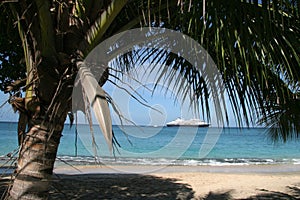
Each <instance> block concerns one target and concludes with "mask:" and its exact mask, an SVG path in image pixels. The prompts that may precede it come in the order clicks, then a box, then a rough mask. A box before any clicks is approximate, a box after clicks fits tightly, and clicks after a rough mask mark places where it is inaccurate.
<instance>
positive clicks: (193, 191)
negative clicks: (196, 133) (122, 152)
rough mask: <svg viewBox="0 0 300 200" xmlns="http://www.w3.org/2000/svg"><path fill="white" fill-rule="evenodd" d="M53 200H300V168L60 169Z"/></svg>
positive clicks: (285, 166)
mask: <svg viewBox="0 0 300 200" xmlns="http://www.w3.org/2000/svg"><path fill="white" fill-rule="evenodd" d="M51 197H52V199H207V200H208V199H300V166H298V165H274V166H269V165H268V166H267V165H266V166H235V167H234V166H231V167H226V166H222V167H211V166H201V167H199V166H197V167H183V166H173V167H165V166H164V167H162V166H161V167H156V166H77V167H76V169H75V168H72V167H66V166H60V167H57V168H56V169H55V176H54V180H53V187H52V189H51Z"/></svg>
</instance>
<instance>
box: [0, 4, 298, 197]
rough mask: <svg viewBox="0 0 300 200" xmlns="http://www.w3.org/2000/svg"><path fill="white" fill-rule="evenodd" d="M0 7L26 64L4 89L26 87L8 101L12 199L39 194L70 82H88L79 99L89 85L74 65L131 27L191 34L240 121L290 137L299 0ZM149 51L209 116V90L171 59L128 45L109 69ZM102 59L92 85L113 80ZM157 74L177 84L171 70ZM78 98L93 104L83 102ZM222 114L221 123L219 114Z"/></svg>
mask: <svg viewBox="0 0 300 200" xmlns="http://www.w3.org/2000/svg"><path fill="white" fill-rule="evenodd" d="M1 6H2V8H4V9H5V10H6V11H7V12H4V13H5V14H4V15H5V16H2V17H1V19H2V20H5V19H7V17H6V16H7V15H6V14H7V13H8V15H9V16H11V17H13V19H14V20H12V22H14V24H15V25H16V28H17V29H18V33H19V37H20V41H21V44H22V47H23V55H24V61H25V66H26V82H24V81H20V83H19V84H16V83H14V84H12V85H11V86H10V87H9V88H8V91H9V92H11V93H12V95H16V94H20V90H22V89H23V90H25V97H24V98H21V97H20V96H16V97H17V98H12V100H11V103H12V104H13V105H14V106H15V107H16V108H17V109H18V110H19V112H20V116H23V117H20V121H19V130H18V132H19V134H20V136H21V137H19V138H20V144H21V146H20V152H19V159H18V169H17V173H16V176H15V180H14V184H13V187H12V189H11V191H10V196H11V198H13V199H44V198H46V197H47V191H48V188H49V184H50V182H49V181H50V180H51V176H52V171H53V165H54V162H55V158H56V153H57V149H58V145H59V141H60V137H61V133H62V130H63V127H64V122H65V120H66V117H67V115H68V114H70V112H71V111H72V110H71V102H72V99H71V97H72V89H73V87H74V80H75V77H76V75H77V73H79V74H80V75H81V76H82V78H84V77H87V78H90V79H89V80H88V81H86V82H84V81H82V82H81V86H82V87H83V91H84V93H85V94H86V95H87V96H88V93H89V85H88V84H91V82H95V79H94V78H93V77H92V76H89V74H90V73H91V70H90V69H89V68H88V67H86V66H85V64H84V63H83V62H82V61H83V60H84V59H85V57H86V56H87V55H88V54H89V53H90V52H91V51H92V49H93V48H95V47H96V46H97V45H98V44H100V43H101V42H102V41H104V40H105V39H107V38H109V37H111V36H112V35H114V34H116V33H120V32H122V31H125V30H129V29H132V28H135V27H141V26H155V27H162V28H170V29H173V30H176V31H180V32H182V33H184V34H187V35H188V36H191V37H192V38H193V39H195V40H196V41H198V42H199V43H200V44H201V45H202V46H203V47H204V48H205V49H206V50H207V51H208V52H209V54H210V55H211V56H212V58H213V59H214V60H215V62H216V64H217V66H218V69H219V71H220V72H221V74H222V77H223V81H224V83H225V86H226V90H227V93H228V95H229V97H230V103H231V106H232V107H233V110H234V112H235V115H236V119H237V120H238V122H239V123H241V121H242V120H243V121H245V122H246V123H247V124H250V123H253V122H256V121H258V120H259V122H261V123H263V124H265V125H267V126H270V127H271V128H272V127H273V128H274V129H271V130H274V131H273V137H274V138H275V139H276V138H277V139H283V140H284V141H286V140H287V139H289V138H298V134H299V130H300V123H299V122H300V120H299V118H300V117H299V116H300V113H299V110H300V108H299V107H300V103H299V101H300V100H299V76H300V73H299V72H300V70H299V66H300V58H299V55H300V38H299V35H300V28H299V27H300V20H299V16H300V2H299V1H297V0H294V1H292V0H290V1H287V0H286V1H284V0H281V1H278V0H273V1H269V0H263V1H262V3H259V2H258V1H257V0H253V1H251V0H249V1H243V0H240V1H238V0H230V1H218V0H209V1H202V0H195V1H191V0H186V1H184V0H179V1H177V0H176V1H175V0H174V1H171V0H170V1H160V0H149V1H141V0H132V1H127V0H107V1H100V2H98V1H94V0H89V1H84V0H73V1H65V0H58V1H43V0H34V1H26V0H19V1H7V2H4V3H3V4H2V5H1ZM10 27H11V26H10ZM175 42H176V41H175ZM1 50H2V49H1ZM134 55H138V56H134ZM151 55H152V56H151ZM153 55H156V56H155V57H156V58H157V60H153V61H152V62H154V63H155V62H162V63H165V64H166V66H168V68H169V69H172V70H171V71H174V70H175V71H177V72H179V73H180V74H181V76H183V77H185V80H186V81H187V84H185V87H181V88H180V89H179V90H181V91H183V90H186V89H191V90H192V91H193V93H194V94H195V96H196V97H197V99H196V100H200V101H201V100H203V103H202V105H204V106H205V107H206V109H204V110H206V111H209V106H208V103H207V102H208V99H209V98H211V94H210V93H209V91H208V90H207V87H206V84H205V79H204V78H203V76H202V74H199V73H198V71H197V70H196V69H195V66H193V65H192V64H191V63H188V62H187V61H186V60H185V59H184V58H182V57H180V55H178V54H174V53H172V52H168V51H158V50H157V49H150V50H149V49H147V50H146V49H143V48H142V49H138V50H136V49H132V51H130V52H127V53H125V54H123V55H119V56H116V58H115V65H114V66H115V68H116V70H114V72H115V73H118V72H120V73H125V72H126V71H127V70H129V69H131V68H132V67H134V66H133V65H132V63H134V62H140V63H143V62H147V61H148V60H149V59H150V58H153ZM112 59H113V58H112ZM107 62H108V61H105V62H103V66H104V67H103V73H102V76H101V77H99V81H98V80H96V81H98V83H99V85H103V84H105V82H106V81H107V80H108V79H110V77H115V76H112V73H111V72H110V71H111V70H113V69H109V68H107ZM161 73H162V75H163V74H168V73H169V75H171V76H169V77H170V79H172V78H176V76H175V77H174V73H171V72H170V70H162V71H161ZM109 74H110V75H111V76H109ZM20 77H21V76H20ZM15 78H16V77H12V79H15ZM94 92H97V94H98V95H99V98H97V99H96V101H97V103H96V104H95V109H98V110H99V111H100V112H98V120H99V123H100V126H101V128H102V131H103V133H104V134H105V136H106V139H107V141H108V143H109V144H110V146H111V145H112V138H113V136H112V131H111V120H110V116H109V114H108V113H107V112H108V104H107V95H106V93H105V92H104V91H103V90H102V89H101V87H99V88H98V90H97V91H94ZM179 92H180V91H179ZM183 94H184V93H183ZM83 99H85V100H88V101H89V102H91V99H89V98H87V97H84V98H83ZM222 114H223V116H225V119H227V111H226V110H224V112H223V113H222ZM70 115H71V114H70ZM24 124H26V125H27V127H28V128H27V130H25V127H26V126H24ZM275 127H279V128H280V129H275ZM278 130H279V131H278ZM25 132H26V134H23V133H25Z"/></svg>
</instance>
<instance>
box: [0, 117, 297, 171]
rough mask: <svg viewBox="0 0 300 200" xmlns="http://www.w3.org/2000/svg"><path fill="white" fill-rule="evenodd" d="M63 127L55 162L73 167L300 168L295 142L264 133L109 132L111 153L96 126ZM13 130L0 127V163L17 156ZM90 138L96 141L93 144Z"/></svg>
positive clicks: (182, 129) (131, 128)
mask: <svg viewBox="0 0 300 200" xmlns="http://www.w3.org/2000/svg"><path fill="white" fill-rule="evenodd" d="M92 129H93V130H92V131H91V130H90V127H89V126H88V125H82V124H80V125H77V126H74V125H73V126H72V127H70V126H69V125H67V124H66V125H65V128H64V131H63V136H62V138H61V143H60V146H59V151H58V157H57V162H61V163H70V164H75V165H93V164H95V163H98V162H100V163H103V164H109V165H154V166H160V165H161V166H162V165H174V166H203V165H205V166H232V165H235V166H236V165H238V166H242V165H267V164H271V165H273V164H292V165H298V164H300V148H299V144H300V143H299V141H289V142H287V143H282V142H278V143H273V141H272V140H271V139H270V138H269V137H268V135H267V129H265V128H223V129H220V128H191V127H146V126H139V127H135V126H117V125H114V126H113V132H114V134H115V138H116V140H117V142H115V145H114V148H113V150H112V151H110V150H109V148H108V146H107V144H106V142H105V139H104V137H103V136H102V134H101V132H100V129H99V127H98V126H97V125H94V126H93V128H92ZM16 130H17V124H16V123H13V122H1V123H0V161H1V165H2V166H3V165H5V164H7V163H9V159H10V158H9V157H8V156H7V155H8V154H12V155H15V156H16V153H17V148H18V145H17V134H16ZM93 138H94V139H93Z"/></svg>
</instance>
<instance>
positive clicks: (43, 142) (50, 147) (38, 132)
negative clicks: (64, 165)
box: [10, 123, 63, 199]
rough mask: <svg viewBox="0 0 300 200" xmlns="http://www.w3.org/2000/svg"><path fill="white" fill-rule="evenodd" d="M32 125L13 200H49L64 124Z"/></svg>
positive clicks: (23, 151)
mask: <svg viewBox="0 0 300 200" xmlns="http://www.w3.org/2000/svg"><path fill="white" fill-rule="evenodd" d="M52 125H53V124H51V123H41V124H36V125H34V126H32V127H31V128H30V130H29V132H28V133H27V134H26V136H25V138H24V142H23V144H22V146H21V149H20V152H19V160H18V168H17V173H16V176H15V180H14V184H13V187H12V189H11V191H10V198H11V199H47V198H48V190H49V187H50V181H51V177H52V171H53V166H54V162H55V158H56V154H57V150H58V145H59V141H60V138H61V132H62V128H63V124H56V125H55V128H54V130H51V128H50V127H52Z"/></svg>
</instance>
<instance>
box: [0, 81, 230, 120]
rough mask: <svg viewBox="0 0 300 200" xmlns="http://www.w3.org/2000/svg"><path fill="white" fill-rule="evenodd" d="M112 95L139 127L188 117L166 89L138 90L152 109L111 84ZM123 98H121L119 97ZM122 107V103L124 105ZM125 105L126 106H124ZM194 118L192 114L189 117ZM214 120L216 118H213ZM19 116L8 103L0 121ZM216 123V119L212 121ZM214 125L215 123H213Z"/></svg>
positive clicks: (5, 97) (2, 97)
mask: <svg viewBox="0 0 300 200" xmlns="http://www.w3.org/2000/svg"><path fill="white" fill-rule="evenodd" d="M104 89H105V90H107V91H108V93H109V94H110V95H112V97H113V98H114V99H115V101H116V103H117V104H118V106H119V108H120V109H121V111H122V113H123V114H124V115H125V116H126V118H128V119H130V120H131V121H133V122H134V123H136V124H138V125H164V124H165V123H166V122H169V121H172V120H174V119H176V118H178V117H182V116H183V117H184V116H187V115H185V114H184V113H183V114H182V113H181V104H180V103H179V102H175V101H174V98H172V97H171V93H170V92H168V93H167V94H165V90H164V88H163V89H162V90H160V89H157V90H156V92H154V94H152V93H151V92H150V91H147V90H145V89H143V88H138V89H137V91H138V92H139V94H140V95H142V96H143V98H145V100H146V101H147V102H146V104H147V105H148V106H151V107H154V108H155V109H151V108H149V107H147V106H144V105H142V104H140V103H139V102H137V101H136V100H135V99H134V98H132V97H130V96H128V95H127V96H126V94H125V93H122V92H121V93H120V92H115V91H114V89H115V87H114V86H112V85H111V84H107V85H106V86H105V87H104ZM118 95H119V96H121V97H119V96H118ZM8 98H9V95H8V94H3V92H1V94H0V103H1V105H2V104H3V103H4V102H5V101H7V100H8ZM124 102H125V104H123V105H122V103H124ZM124 105H125V106H124ZM157 110H159V111H157ZM189 116H190V117H193V116H192V114H191V115H189ZM78 118H79V122H81V123H85V121H86V120H85V119H84V117H83V115H82V114H79V117H78ZM213 118H214V117H213ZM112 119H113V123H114V124H119V120H118V117H117V116H116V114H115V113H114V112H112ZM17 120H18V114H17V113H14V112H13V109H12V108H11V105H9V104H8V103H6V104H5V105H4V106H3V107H2V108H1V109H0V121H17ZM212 121H214V119H213V120H212ZM212 123H213V122H212ZM230 126H236V124H235V122H234V118H233V116H232V115H230Z"/></svg>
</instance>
